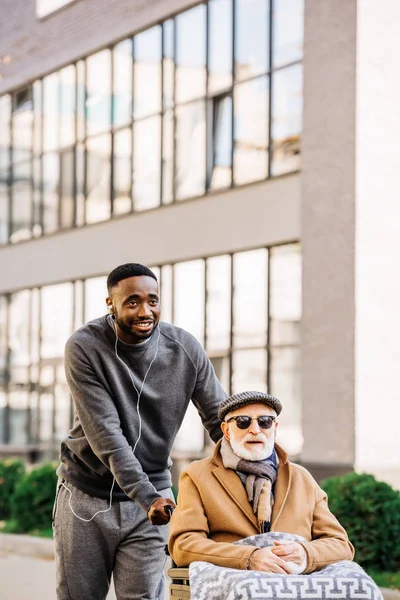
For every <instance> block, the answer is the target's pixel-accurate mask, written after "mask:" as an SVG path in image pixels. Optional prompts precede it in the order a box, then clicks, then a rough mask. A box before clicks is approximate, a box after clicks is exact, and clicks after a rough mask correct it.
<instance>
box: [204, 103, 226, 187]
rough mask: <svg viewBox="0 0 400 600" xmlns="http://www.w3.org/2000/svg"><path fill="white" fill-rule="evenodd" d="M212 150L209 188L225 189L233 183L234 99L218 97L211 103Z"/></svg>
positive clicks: (209, 155) (209, 165)
mask: <svg viewBox="0 0 400 600" xmlns="http://www.w3.org/2000/svg"><path fill="white" fill-rule="evenodd" d="M209 110H210V111H212V120H211V117H210V120H211V126H212V132H211V134H210V136H209V140H210V143H211V145H212V148H211V149H210V150H209V152H208V157H209V164H208V177H207V182H208V187H209V188H211V189H218V188H225V187H229V186H230V185H231V181H232V97H231V96H228V95H227V96H217V97H215V98H213V100H212V101H211V102H210V105H209Z"/></svg>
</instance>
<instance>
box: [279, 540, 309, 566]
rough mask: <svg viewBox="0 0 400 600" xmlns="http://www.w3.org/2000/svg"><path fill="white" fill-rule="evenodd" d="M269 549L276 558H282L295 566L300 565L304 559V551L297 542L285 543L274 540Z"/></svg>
mask: <svg viewBox="0 0 400 600" xmlns="http://www.w3.org/2000/svg"><path fill="white" fill-rule="evenodd" d="M271 549H272V552H273V553H274V554H275V555H276V556H279V557H280V558H283V560H285V561H287V562H293V563H295V564H296V565H302V564H303V562H304V560H305V559H306V551H305V550H304V548H303V546H302V545H301V544H299V543H298V542H286V543H285V542H278V541H277V540H275V541H274V545H273V547H272V548H271Z"/></svg>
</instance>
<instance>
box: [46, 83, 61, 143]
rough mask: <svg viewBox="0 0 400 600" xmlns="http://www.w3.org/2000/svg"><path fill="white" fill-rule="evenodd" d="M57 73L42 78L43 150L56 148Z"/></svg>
mask: <svg viewBox="0 0 400 600" xmlns="http://www.w3.org/2000/svg"><path fill="white" fill-rule="evenodd" d="M58 99H59V87H58V73H52V74H51V75H48V76H47V77H45V78H44V79H43V150H44V151H47V150H55V149H57V148H58Z"/></svg>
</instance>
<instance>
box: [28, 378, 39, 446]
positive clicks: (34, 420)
mask: <svg viewBox="0 0 400 600" xmlns="http://www.w3.org/2000/svg"><path fill="white" fill-rule="evenodd" d="M30 380H31V389H30V394H29V412H30V441H31V442H36V441H38V439H39V367H37V366H34V367H31V370H30Z"/></svg>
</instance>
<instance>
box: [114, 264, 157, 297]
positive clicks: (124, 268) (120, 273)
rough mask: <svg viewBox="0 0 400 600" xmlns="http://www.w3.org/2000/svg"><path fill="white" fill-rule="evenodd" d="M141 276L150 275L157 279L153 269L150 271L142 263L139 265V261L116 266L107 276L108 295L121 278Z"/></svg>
mask: <svg viewBox="0 0 400 600" xmlns="http://www.w3.org/2000/svg"><path fill="white" fill-rule="evenodd" d="M142 276H145V277H152V278H153V279H155V280H156V281H157V277H156V276H155V275H154V273H153V271H151V270H150V269H149V268H148V267H145V266H144V265H140V264H139V263H125V264H124V265H120V266H119V267H116V268H115V269H113V270H112V271H111V273H110V274H109V276H108V277H107V290H108V293H109V295H110V296H111V290H112V288H113V287H115V286H116V285H117V284H118V283H119V282H120V281H122V280H123V279H128V277H142ZM157 283H158V281H157Z"/></svg>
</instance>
